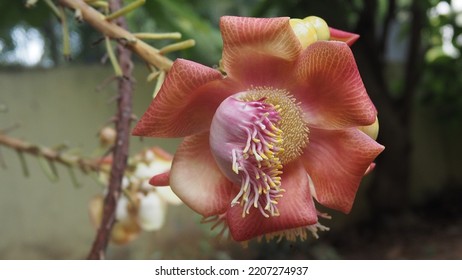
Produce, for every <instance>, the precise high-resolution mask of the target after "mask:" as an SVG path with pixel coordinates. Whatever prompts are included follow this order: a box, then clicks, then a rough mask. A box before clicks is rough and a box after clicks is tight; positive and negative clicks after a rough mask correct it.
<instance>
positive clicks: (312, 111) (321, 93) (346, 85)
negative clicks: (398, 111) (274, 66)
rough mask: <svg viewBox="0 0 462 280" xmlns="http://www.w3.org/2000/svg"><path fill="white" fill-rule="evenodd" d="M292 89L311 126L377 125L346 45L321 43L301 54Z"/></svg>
mask: <svg viewBox="0 0 462 280" xmlns="http://www.w3.org/2000/svg"><path fill="white" fill-rule="evenodd" d="M296 70H297V73H296V75H297V79H298V82H297V83H295V86H294V89H293V90H292V92H293V94H294V95H295V97H296V98H297V99H298V100H299V101H301V106H302V108H303V109H304V111H305V118H306V120H307V122H308V124H309V125H311V126H314V127H319V128H331V129H332V128H333V129H337V128H344V127H353V126H364V125H370V124H372V123H374V121H375V118H376V115H377V111H376V109H375V107H374V104H372V101H371V100H370V98H369V96H368V95H367V92H366V89H365V88H364V84H363V81H362V80H361V76H360V75H359V71H358V67H357V66H356V62H355V59H354V57H353V54H352V53H351V50H350V48H349V47H348V46H347V45H346V44H345V43H343V42H333V41H318V42H316V43H314V44H312V45H310V46H309V47H308V48H307V49H306V50H305V52H304V53H303V54H302V56H301V57H300V60H299V64H298V65H297V67H296Z"/></svg>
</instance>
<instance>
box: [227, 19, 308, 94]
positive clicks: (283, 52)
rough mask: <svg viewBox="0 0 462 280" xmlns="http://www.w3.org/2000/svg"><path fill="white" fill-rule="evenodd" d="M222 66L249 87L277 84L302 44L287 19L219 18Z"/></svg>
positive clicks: (281, 79)
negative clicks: (221, 37)
mask: <svg viewBox="0 0 462 280" xmlns="http://www.w3.org/2000/svg"><path fill="white" fill-rule="evenodd" d="M220 29H221V33H222V36H223V66H224V70H225V71H226V73H227V74H228V76H229V77H231V78H233V79H236V80H238V81H240V82H241V83H242V84H243V85H245V86H247V87H250V86H252V85H253V86H279V85H280V83H281V82H283V81H284V80H286V79H285V77H287V71H288V70H289V69H290V67H292V62H293V61H294V60H295V59H296V58H297V57H298V55H299V54H300V52H301V45H300V42H299V41H298V39H297V37H296V36H295V34H294V32H293V31H292V28H291V27H290V25H289V18H245V17H232V16H225V17H222V18H221V21H220Z"/></svg>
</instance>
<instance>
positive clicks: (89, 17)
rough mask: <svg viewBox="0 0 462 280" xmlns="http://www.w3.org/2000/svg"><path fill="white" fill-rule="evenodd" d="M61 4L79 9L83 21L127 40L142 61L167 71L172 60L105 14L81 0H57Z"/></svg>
mask: <svg viewBox="0 0 462 280" xmlns="http://www.w3.org/2000/svg"><path fill="white" fill-rule="evenodd" d="M59 3H60V4H61V5H63V6H66V7H68V8H71V9H73V10H80V11H81V13H82V19H83V21H85V22H87V23H88V24H90V25H91V26H92V27H93V28H95V29H96V30H98V31H100V32H101V33H103V34H104V35H106V36H108V37H110V38H112V39H115V40H123V41H125V42H127V44H126V47H127V48H129V49H130V50H131V51H133V52H134V53H136V54H137V55H139V56H140V57H141V58H142V59H143V60H144V61H146V62H148V63H150V64H152V65H154V66H156V67H157V68H158V69H161V70H166V71H168V70H169V69H170V67H171V66H172V63H173V62H172V61H171V60H170V59H168V58H167V57H165V56H163V55H162V54H160V53H159V50H158V49H156V48H154V47H152V46H150V45H148V44H146V43H145V42H143V41H141V40H138V39H137V38H136V37H135V36H133V34H131V33H130V32H129V31H127V29H126V28H122V27H121V26H119V25H117V24H115V23H113V22H109V21H107V20H105V16H104V15H103V14H101V13H100V12H98V11H97V10H95V9H93V8H92V7H91V6H89V5H87V4H86V3H85V2H84V1H82V0H59Z"/></svg>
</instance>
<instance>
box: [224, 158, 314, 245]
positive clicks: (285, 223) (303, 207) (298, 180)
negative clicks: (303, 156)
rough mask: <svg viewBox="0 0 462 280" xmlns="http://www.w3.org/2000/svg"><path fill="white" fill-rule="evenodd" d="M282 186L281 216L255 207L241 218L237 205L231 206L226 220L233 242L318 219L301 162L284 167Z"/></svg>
mask: <svg viewBox="0 0 462 280" xmlns="http://www.w3.org/2000/svg"><path fill="white" fill-rule="evenodd" d="M283 171H284V174H283V175H282V181H281V182H282V188H283V189H285V190H286V192H284V193H283V195H284V196H283V197H282V198H280V199H279V201H278V202H279V203H278V205H277V206H278V210H279V213H280V216H278V217H270V218H265V217H264V216H263V215H262V214H261V213H260V212H259V211H258V209H252V210H251V211H250V214H249V215H247V216H246V217H245V218H242V208H241V207H240V206H239V205H236V206H234V207H231V208H230V209H229V210H228V213H227V222H228V226H229V229H230V232H231V235H232V237H233V239H234V240H236V241H244V240H248V239H251V238H253V237H256V236H260V235H263V234H266V233H271V232H277V231H283V230H288V229H292V228H297V227H303V226H307V225H312V224H315V223H316V222H317V220H318V217H317V214H316V209H315V207H314V202H313V199H312V197H311V194H310V189H309V186H308V184H309V183H308V176H307V174H306V171H305V169H304V168H303V165H302V163H301V161H295V162H292V163H291V164H288V165H287V166H284V170H283Z"/></svg>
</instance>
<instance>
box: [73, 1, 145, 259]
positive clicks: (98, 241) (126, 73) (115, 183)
mask: <svg viewBox="0 0 462 280" xmlns="http://www.w3.org/2000/svg"><path fill="white" fill-rule="evenodd" d="M66 1H67V0H66ZM109 6H110V9H111V11H117V10H119V9H120V8H121V7H122V0H112V1H110V3H109ZM82 12H83V11H82ZM82 14H83V13H82ZM84 18H85V16H84ZM115 22H116V24H117V25H118V28H120V29H121V30H126V28H127V24H126V22H125V18H123V17H119V18H117V19H116V20H115ZM138 43H139V42H137V44H138ZM117 55H118V59H119V65H120V66H121V68H122V74H123V76H122V77H119V78H118V81H119V85H118V91H119V99H118V111H117V121H116V132H117V137H116V142H115V146H114V153H113V158H114V160H113V161H112V166H111V174H110V177H109V186H108V192H107V194H106V197H105V199H104V208H103V217H102V221H101V224H100V227H99V228H98V231H97V233H96V237H95V240H94V242H93V246H92V248H91V251H90V253H89V255H88V259H104V258H105V251H106V248H107V245H108V241H109V237H110V235H111V230H112V226H113V225H114V222H115V209H116V206H117V201H118V199H119V197H120V194H121V190H122V178H123V175H124V172H125V169H126V166H127V158H128V148H129V137H130V124H131V121H132V91H133V85H132V69H133V63H132V61H131V52H130V50H128V49H127V48H125V47H124V46H123V45H121V44H118V45H117Z"/></svg>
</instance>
